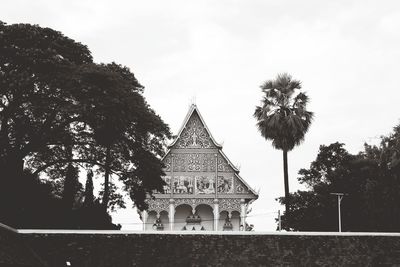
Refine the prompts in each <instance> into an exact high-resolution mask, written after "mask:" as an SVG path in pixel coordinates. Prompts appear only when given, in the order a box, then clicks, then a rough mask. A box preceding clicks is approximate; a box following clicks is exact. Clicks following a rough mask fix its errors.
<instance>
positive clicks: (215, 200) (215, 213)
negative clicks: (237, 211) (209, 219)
mask: <svg viewBox="0 0 400 267" xmlns="http://www.w3.org/2000/svg"><path fill="white" fill-rule="evenodd" d="M218 220H219V204H218V199H217V198H216V199H214V231H218Z"/></svg>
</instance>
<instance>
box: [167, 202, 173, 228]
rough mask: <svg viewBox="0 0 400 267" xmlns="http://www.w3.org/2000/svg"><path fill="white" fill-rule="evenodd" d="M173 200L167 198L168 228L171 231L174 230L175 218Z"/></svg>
mask: <svg viewBox="0 0 400 267" xmlns="http://www.w3.org/2000/svg"><path fill="white" fill-rule="evenodd" d="M174 202H175V201H174V200H173V199H172V198H171V199H170V200H169V214H168V215H169V230H171V231H173V230H174V221H175V220H174V219H175V205H174Z"/></svg>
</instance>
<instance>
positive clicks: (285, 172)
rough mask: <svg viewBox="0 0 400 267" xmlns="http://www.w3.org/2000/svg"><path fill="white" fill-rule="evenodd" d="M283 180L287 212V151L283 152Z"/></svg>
mask: <svg viewBox="0 0 400 267" xmlns="http://www.w3.org/2000/svg"><path fill="white" fill-rule="evenodd" d="M283 180H284V183H285V200H286V201H285V210H286V213H288V212H289V204H288V200H289V173H288V157H287V150H283Z"/></svg>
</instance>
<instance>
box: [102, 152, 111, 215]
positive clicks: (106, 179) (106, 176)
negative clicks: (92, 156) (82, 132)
mask: <svg viewBox="0 0 400 267" xmlns="http://www.w3.org/2000/svg"><path fill="white" fill-rule="evenodd" d="M110 164H111V148H110V146H108V147H107V150H106V162H105V171H104V194H103V203H102V204H103V209H104V210H105V211H106V212H107V207H108V200H109V194H110Z"/></svg>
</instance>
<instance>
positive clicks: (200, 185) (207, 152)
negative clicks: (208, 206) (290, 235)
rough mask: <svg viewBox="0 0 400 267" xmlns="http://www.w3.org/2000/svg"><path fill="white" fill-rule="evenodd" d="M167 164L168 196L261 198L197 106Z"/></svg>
mask: <svg viewBox="0 0 400 267" xmlns="http://www.w3.org/2000/svg"><path fill="white" fill-rule="evenodd" d="M163 163H164V164H165V173H166V175H165V177H164V180H165V182H166V184H167V185H166V186H165V188H164V193H165V194H172V195H181V196H182V195H188V196H189V195H190V196H192V197H195V196H196V195H210V197H211V196H212V197H215V196H218V195H225V196H227V195H230V196H231V197H234V196H237V197H245V198H246V199H254V198H257V194H256V193H255V192H254V190H253V189H251V188H250V186H248V185H247V184H246V182H245V181H244V180H243V179H242V178H241V177H240V176H239V175H238V173H239V170H238V169H237V168H236V167H235V166H234V165H233V164H232V163H231V162H230V161H229V159H228V158H227V157H226V156H225V154H224V153H223V152H222V146H221V145H219V144H218V143H217V142H216V141H215V139H214V138H213V137H212V135H211V133H210V131H209V129H208V128H207V126H206V124H205V122H204V120H203V118H202V117H201V114H200V112H199V111H198V109H197V107H196V105H192V106H191V108H190V110H189V112H188V114H187V116H186V118H185V120H184V123H183V126H182V127H181V129H180V131H179V133H178V135H177V137H176V139H175V140H174V141H173V142H172V143H171V144H170V146H169V150H168V152H167V154H166V156H165V157H164V158H163Z"/></svg>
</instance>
